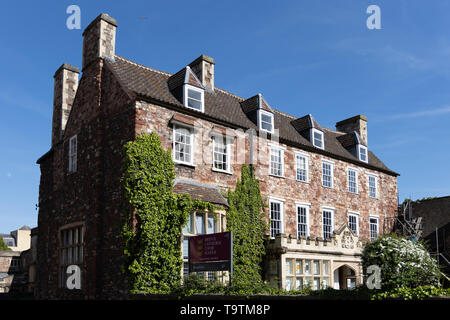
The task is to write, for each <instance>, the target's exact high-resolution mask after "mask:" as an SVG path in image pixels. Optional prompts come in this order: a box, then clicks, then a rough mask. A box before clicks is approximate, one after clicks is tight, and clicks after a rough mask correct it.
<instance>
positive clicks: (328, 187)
mask: <svg viewBox="0 0 450 320" xmlns="http://www.w3.org/2000/svg"><path fill="white" fill-rule="evenodd" d="M322 187H324V188H327V189H334V188H333V186H331V187H330V186H324V185H323V184H322Z"/></svg>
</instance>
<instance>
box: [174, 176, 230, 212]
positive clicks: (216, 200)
mask: <svg viewBox="0 0 450 320" xmlns="http://www.w3.org/2000/svg"><path fill="white" fill-rule="evenodd" d="M173 191H174V192H175V193H179V194H184V193H187V194H188V195H189V196H190V197H191V199H192V200H203V201H206V202H210V203H213V204H218V205H222V206H226V207H228V201H227V199H225V198H224V197H223V195H222V194H221V193H220V190H219V189H218V188H217V187H214V186H210V185H205V184H200V183H196V182H193V181H186V180H176V181H175V184H174V187H173Z"/></svg>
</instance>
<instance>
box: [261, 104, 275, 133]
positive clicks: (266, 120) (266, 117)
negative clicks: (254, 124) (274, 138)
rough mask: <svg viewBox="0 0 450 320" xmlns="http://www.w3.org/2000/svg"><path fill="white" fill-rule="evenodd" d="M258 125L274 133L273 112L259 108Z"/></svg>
mask: <svg viewBox="0 0 450 320" xmlns="http://www.w3.org/2000/svg"><path fill="white" fill-rule="evenodd" d="M258 127H259V129H260V130H264V131H267V132H269V133H273V131H274V121H273V114H272V113H270V112H268V111H264V110H258Z"/></svg>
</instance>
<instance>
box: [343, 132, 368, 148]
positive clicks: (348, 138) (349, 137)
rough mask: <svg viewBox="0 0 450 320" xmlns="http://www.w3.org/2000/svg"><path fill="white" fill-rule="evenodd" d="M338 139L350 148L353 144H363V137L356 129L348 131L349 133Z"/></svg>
mask: <svg viewBox="0 0 450 320" xmlns="http://www.w3.org/2000/svg"><path fill="white" fill-rule="evenodd" d="M337 139H338V140H339V142H340V143H341V144H342V146H343V147H344V148H348V147H351V146H354V145H356V144H363V143H362V142H361V138H360V137H359V134H358V133H357V132H356V131H353V132H350V133H347V134H343V135H341V136H339V137H337Z"/></svg>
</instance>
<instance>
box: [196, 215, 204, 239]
mask: <svg viewBox="0 0 450 320" xmlns="http://www.w3.org/2000/svg"><path fill="white" fill-rule="evenodd" d="M195 229H196V231H197V234H204V233H205V215H204V214H203V213H196V214H195Z"/></svg>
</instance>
